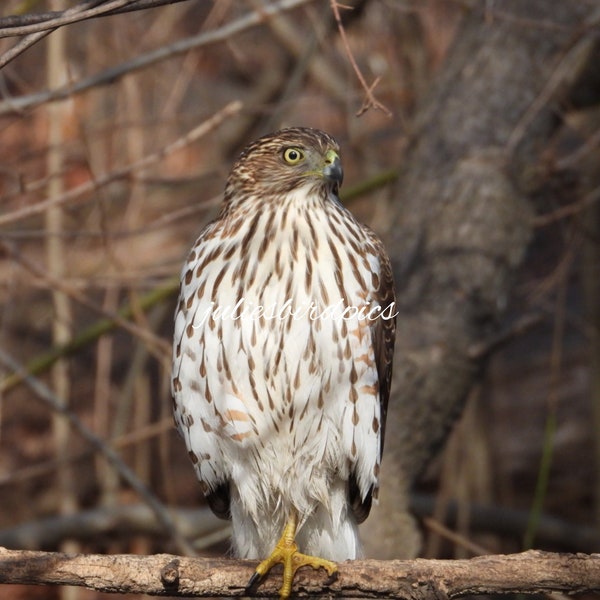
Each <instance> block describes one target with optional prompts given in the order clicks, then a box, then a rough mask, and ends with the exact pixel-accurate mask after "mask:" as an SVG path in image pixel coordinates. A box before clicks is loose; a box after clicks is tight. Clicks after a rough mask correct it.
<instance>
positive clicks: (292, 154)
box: [283, 148, 304, 165]
mask: <svg viewBox="0 0 600 600" xmlns="http://www.w3.org/2000/svg"><path fill="white" fill-rule="evenodd" d="M303 158H304V152H303V151H302V150H300V148H286V149H285V150H284V151H283V160H285V162H286V163H287V164H288V165H297V164H298V163H299V162H300V161H301V160H302V159H303Z"/></svg>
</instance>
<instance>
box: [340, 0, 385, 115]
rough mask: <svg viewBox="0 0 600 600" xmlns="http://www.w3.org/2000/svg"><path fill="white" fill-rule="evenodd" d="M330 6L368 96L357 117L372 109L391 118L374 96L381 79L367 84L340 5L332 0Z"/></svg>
mask: <svg viewBox="0 0 600 600" xmlns="http://www.w3.org/2000/svg"><path fill="white" fill-rule="evenodd" d="M330 4H331V10H332V11H333V15H334V17H335V21H336V23H337V27H338V31H339V32H340V37H341V38H342V43H343V44H344V49H345V50H346V55H347V56H348V60H349V61H350V64H351V65H352V68H353V69H354V72H355V73H356V77H357V78H358V80H359V81H360V85H361V86H362V88H363V90H364V91H365V94H366V97H365V100H364V102H363V104H362V106H361V107H360V109H359V111H358V112H357V113H356V116H357V117H360V116H361V115H362V114H364V113H365V112H367V111H368V110H369V109H370V108H374V109H375V110H381V111H382V112H383V113H384V114H385V115H387V116H388V117H391V116H392V112H391V111H390V110H389V109H388V108H387V107H386V106H385V105H384V104H382V103H381V102H379V100H377V98H375V95H374V94H373V90H374V89H375V87H376V86H377V84H378V83H379V80H380V79H381V78H380V77H377V78H376V79H375V81H374V82H373V83H372V84H371V85H368V84H367V82H366V80H365V78H364V77H363V74H362V72H361V70H360V68H359V66H358V65H357V64H356V60H355V58H354V55H353V54H352V49H351V48H350V43H349V42H348V38H347V37H346V30H345V29H344V25H343V23H342V18H341V16H340V10H339V7H340V5H339V4H338V3H337V2H336V0H330Z"/></svg>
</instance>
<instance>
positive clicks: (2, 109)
mask: <svg viewBox="0 0 600 600" xmlns="http://www.w3.org/2000/svg"><path fill="white" fill-rule="evenodd" d="M312 1H313V0H280V1H279V2H275V3H273V4H269V5H268V6H265V7H264V8H262V9H261V10H260V11H252V12H250V13H248V14H247V15H244V16H243V17H240V18H239V19H236V20H235V21H231V22H230V23H227V24H226V25H223V26H222V27H219V28H217V29H214V30H213V31H206V32H202V33H199V34H198V35H195V36H192V37H190V38H185V39H182V40H178V41H177V42H174V43H173V44H169V45H168V46H162V47H161V48H157V49H156V50H152V51H151V52H148V53H146V54H142V55H140V56H137V57H136V58H133V59H131V60H128V61H125V62H123V63H121V64H120V65H116V66H114V67H110V68H108V69H105V70H104V71H102V72H100V73H98V74H97V75H93V76H91V77H86V78H84V79H82V80H80V81H78V82H75V83H73V84H68V85H66V86H63V87H60V88H58V89H55V90H45V91H43V92H38V93H36V94H30V95H28V96H20V97H18V98H9V99H8V100H5V101H4V102H0V115H4V114H8V113H12V112H15V111H20V110H24V109H26V108H31V107H33V106H38V105H39V104H43V103H44V102H52V101H55V100H62V99H63V98H67V97H69V96H71V95H73V94H79V93H80V92H83V91H85V90H88V89H90V88H92V87H95V86H99V85H107V84H110V83H114V82H115V81H116V80H118V79H119V78H121V77H123V76H124V75H127V74H129V73H131V72H133V71H138V70H140V69H143V68H145V67H149V66H150V65H153V64H155V63H157V62H160V61H161V60H165V59H167V58H172V57H174V56H177V55H179V54H185V53H186V52H188V51H189V50H192V49H193V48H199V47H200V46H207V45H209V44H215V43H217V42H222V41H225V40H227V39H228V38H230V37H231V36H233V35H236V34H238V33H240V32H242V31H245V30H246V29H250V28H251V27H254V26H255V25H258V24H259V23H262V22H263V21H264V20H265V19H267V18H269V17H271V16H273V15H276V14H278V13H280V12H282V11H286V10H292V9H293V8H296V7H298V6H302V5H303V4H307V3H308V2H312ZM2 60H3V58H2V57H0V68H1V67H2V65H3V62H2Z"/></svg>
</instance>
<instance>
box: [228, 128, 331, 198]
mask: <svg viewBox="0 0 600 600" xmlns="http://www.w3.org/2000/svg"><path fill="white" fill-rule="evenodd" d="M339 151H340V149H339V146H338V144H337V142H336V141H335V140H334V139H333V138H332V137H331V136H330V135H328V134H327V133H325V132H323V131H319V130H318V129H310V128H307V127H292V128H289V129H282V130H281V131H277V132H275V133H271V134H269V135H266V136H264V137H262V138H260V139H258V140H256V141H255V142H253V143H252V144H250V145H249V146H248V147H247V148H246V149H245V150H244V151H243V152H242V154H241V155H240V157H239V158H238V160H237V162H236V163H235V165H234V166H233V168H232V170H231V173H230V175H229V178H228V180H227V186H226V188H225V200H226V202H229V201H231V200H232V199H233V198H236V199H238V198H244V197H247V196H248V195H251V196H253V197H256V196H259V197H262V198H265V196H269V195H277V196H278V197H280V196H281V195H282V194H287V193H289V192H292V191H294V190H296V189H299V188H306V187H308V188H311V189H312V190H314V191H315V192H317V193H318V194H319V195H322V196H325V197H326V196H328V195H329V194H330V193H332V192H333V193H334V194H335V195H336V196H337V193H338V189H339V187H340V185H341V184H342V178H343V171H342V164H341V161H340V155H339Z"/></svg>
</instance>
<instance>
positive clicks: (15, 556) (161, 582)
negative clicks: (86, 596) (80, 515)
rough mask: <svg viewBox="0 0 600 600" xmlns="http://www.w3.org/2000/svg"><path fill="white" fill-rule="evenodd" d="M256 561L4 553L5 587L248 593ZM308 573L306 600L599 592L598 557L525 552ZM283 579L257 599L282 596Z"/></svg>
mask: <svg viewBox="0 0 600 600" xmlns="http://www.w3.org/2000/svg"><path fill="white" fill-rule="evenodd" d="M255 566H256V563H255V562H252V561H237V560H231V559H224V558H222V559H208V558H183V557H178V556H172V555H169V554H158V555H154V556H134V555H113V556H106V555H101V554H90V555H83V554H77V555H67V554H61V553H53V552H30V551H23V550H7V549H4V548H0V583H19V584H40V585H75V586H82V587H87V588H91V589H94V590H99V591H104V592H115V593H145V594H153V595H169V596H195V597H209V596H244V595H246V594H247V592H246V589H245V584H246V582H247V581H248V579H249V578H250V576H251V575H252V573H253V569H254V567H255ZM325 580H326V577H325V576H324V574H323V573H321V572H315V571H312V570H310V569H303V570H302V571H301V572H299V573H298V575H297V577H296V580H295V583H294V593H295V594H297V595H300V596H308V595H315V594H325V593H326V594H328V595H334V596H338V597H361V598H378V597H396V598H412V599H415V598H424V599H425V598H427V599H430V598H453V597H456V596H461V595H464V594H484V593H509V592H510V593H517V592H522V593H538V592H554V591H561V592H569V593H573V592H589V591H600V555H598V554H590V555H584V554H551V553H545V552H538V551H529V552H524V553H522V554H512V555H505V556H503V555H495V556H481V557H478V558H473V559H470V560H423V559H417V560H410V561H400V560H394V561H375V560H364V561H353V562H346V563H343V564H341V565H340V568H339V576H338V578H337V580H336V581H333V582H328V581H325ZM279 583H280V582H279V578H278V577H277V576H275V575H272V576H270V577H268V579H267V580H266V581H265V582H264V584H262V585H261V586H260V587H259V588H258V589H257V590H252V595H253V596H257V595H258V596H269V597H270V596H276V595H277V593H278V587H279Z"/></svg>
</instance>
